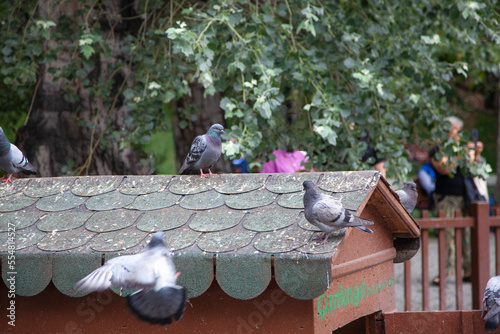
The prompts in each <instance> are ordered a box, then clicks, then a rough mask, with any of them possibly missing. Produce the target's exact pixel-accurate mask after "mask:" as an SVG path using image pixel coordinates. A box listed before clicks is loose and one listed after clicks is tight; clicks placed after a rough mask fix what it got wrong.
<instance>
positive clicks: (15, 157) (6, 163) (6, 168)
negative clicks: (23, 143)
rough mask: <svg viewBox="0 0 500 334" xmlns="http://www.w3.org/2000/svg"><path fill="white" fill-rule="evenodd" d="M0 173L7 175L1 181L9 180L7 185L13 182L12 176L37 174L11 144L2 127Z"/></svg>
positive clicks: (0, 132) (6, 181) (0, 129)
mask: <svg viewBox="0 0 500 334" xmlns="http://www.w3.org/2000/svg"><path fill="white" fill-rule="evenodd" d="M0 171H2V172H4V173H5V175H4V176H2V177H1V178H0V180H3V179H5V177H6V176H8V177H7V180H5V181H4V182H5V183H9V182H12V180H11V178H12V174H16V173H19V172H22V173H23V174H36V170H35V168H34V167H33V166H32V165H31V164H30V163H29V161H28V159H27V158H26V157H25V156H24V154H23V152H21V151H20V150H19V149H18V148H17V146H16V145H14V144H11V143H10V141H9V139H8V138H7V136H6V135H5V133H4V132H3V129H2V128H1V127H0Z"/></svg>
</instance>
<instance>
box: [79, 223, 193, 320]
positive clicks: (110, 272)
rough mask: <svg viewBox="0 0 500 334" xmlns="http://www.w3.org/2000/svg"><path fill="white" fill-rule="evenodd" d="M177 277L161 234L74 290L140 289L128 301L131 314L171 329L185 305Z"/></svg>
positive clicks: (102, 268)
mask: <svg viewBox="0 0 500 334" xmlns="http://www.w3.org/2000/svg"><path fill="white" fill-rule="evenodd" d="M178 276H179V273H176V272H175V266H174V263H173V261H172V257H171V255H170V251H169V249H168V248H167V247H166V246H165V243H164V242H163V232H161V231H160V232H156V233H155V234H154V235H153V238H152V239H151V241H150V242H149V244H147V245H146V247H144V249H143V250H142V251H141V252H140V253H138V254H134V255H123V256H118V257H115V258H113V259H111V260H108V261H106V263H105V264H104V265H103V266H102V267H100V268H98V269H96V270H94V271H93V272H92V273H90V274H89V275H88V276H86V277H84V278H83V279H81V280H80V281H79V282H77V283H76V285H75V288H76V289H77V290H78V291H79V290H84V291H88V292H92V291H102V290H105V289H107V288H109V287H122V288H127V289H140V290H138V291H136V292H134V293H132V294H130V295H128V296H127V297H125V298H126V300H127V305H128V307H129V308H130V310H131V311H132V313H133V314H135V315H136V316H137V317H138V318H139V319H141V320H143V321H146V322H149V323H151V324H161V325H168V324H171V323H172V317H174V318H175V320H177V321H178V320H180V318H181V317H182V315H183V314H184V309H185V305H186V290H185V289H184V288H183V287H182V286H180V285H177V284H176V281H177V277H178Z"/></svg>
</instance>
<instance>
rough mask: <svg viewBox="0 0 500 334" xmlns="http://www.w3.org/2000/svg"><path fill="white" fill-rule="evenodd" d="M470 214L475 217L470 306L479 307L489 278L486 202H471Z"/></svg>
mask: <svg viewBox="0 0 500 334" xmlns="http://www.w3.org/2000/svg"><path fill="white" fill-rule="evenodd" d="M470 211H471V216H472V217H475V219H476V224H475V228H473V229H472V233H471V234H472V240H471V245H472V258H471V259H472V308H473V309H476V310H478V309H481V307H482V300H483V294H484V289H485V288H486V283H487V282H488V279H489V278H490V238H489V234H490V233H489V232H490V219H489V218H490V217H489V206H488V203H487V202H473V203H472V204H471V207H470Z"/></svg>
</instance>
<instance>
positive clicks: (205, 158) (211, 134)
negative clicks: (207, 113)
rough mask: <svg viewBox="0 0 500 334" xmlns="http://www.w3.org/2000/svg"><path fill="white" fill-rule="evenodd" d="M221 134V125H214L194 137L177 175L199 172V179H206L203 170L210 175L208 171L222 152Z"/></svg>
mask: <svg viewBox="0 0 500 334" xmlns="http://www.w3.org/2000/svg"><path fill="white" fill-rule="evenodd" d="M221 133H225V132H224V128H223V127H222V125H220V124H214V125H212V126H211V127H210V129H209V130H208V131H207V133H205V134H204V135H201V136H198V137H196V138H195V139H194V140H193V143H192V144H191V148H190V149H189V153H188V155H187V157H186V160H184V164H183V165H182V167H181V169H180V170H179V174H180V175H182V174H197V173H198V171H200V174H201V177H207V175H205V174H203V169H208V172H209V173H210V175H212V171H211V170H210V169H211V168H212V166H213V165H214V164H215V163H216V162H217V160H219V157H220V154H221V151H222V141H221V137H220V134H221Z"/></svg>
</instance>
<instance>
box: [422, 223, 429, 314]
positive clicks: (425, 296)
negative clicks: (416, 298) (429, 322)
mask: <svg viewBox="0 0 500 334" xmlns="http://www.w3.org/2000/svg"><path fill="white" fill-rule="evenodd" d="M422 308H423V310H424V311H429V309H430V307H429V231H428V230H422Z"/></svg>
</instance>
